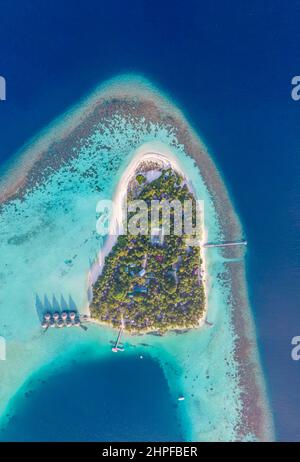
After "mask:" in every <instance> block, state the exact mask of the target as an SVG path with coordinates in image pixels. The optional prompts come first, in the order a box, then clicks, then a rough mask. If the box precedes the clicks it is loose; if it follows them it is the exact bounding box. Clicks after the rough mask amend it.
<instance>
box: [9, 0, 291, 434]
mask: <svg viewBox="0 0 300 462" xmlns="http://www.w3.org/2000/svg"><path fill="white" fill-rule="evenodd" d="M0 9H1V23H0V75H3V76H4V77H5V78H6V81H7V101H6V102H1V103H0V159H1V162H2V163H4V162H5V161H6V160H8V159H10V158H11V156H12V154H13V153H14V152H15V151H16V150H17V149H18V148H20V147H21V145H22V144H23V143H24V142H26V141H27V140H28V139H29V138H30V137H31V136H33V135H35V134H36V133H37V132H38V131H39V130H40V129H42V128H43V127H44V126H45V125H47V124H48V123H49V122H51V121H52V120H53V119H54V118H55V117H56V116H58V115H60V114H61V113H63V112H64V111H65V110H66V109H67V108H68V107H69V106H71V105H72V104H74V103H76V102H78V100H79V99H80V98H81V97H82V96H84V95H85V94H87V93H89V92H90V91H91V90H92V89H93V87H94V86H95V85H96V84H98V83H99V82H101V81H103V80H105V79H107V78H110V77H112V76H113V75H115V74H118V73H120V72H131V71H133V72H136V73H139V74H144V75H145V76H146V77H149V78H150V80H153V82H154V83H156V84H158V86H160V87H161V88H162V89H163V90H166V91H167V93H169V95H170V96H171V97H172V98H173V99H174V101H175V102H177V103H178V104H179V106H180V107H181V108H182V109H183V110H184V112H185V114H186V115H187V117H188V119H189V120H190V121H191V122H192V124H193V125H194V128H195V129H196V130H197V131H198V133H199V134H200V135H201V136H202V138H203V139H204V141H205V142H206V143H207V145H208V146H209V148H210V152H211V153H212V154H213V155H214V158H215V160H216V163H217V165H218V168H219V169H220V170H221V172H222V173H223V176H224V179H225V182H226V184H227V186H228V187H229V189H230V192H231V194H232V198H233V199H234V202H235V204H236V208H237V211H238V213H239V216H240V218H241V220H242V223H243V226H244V230H245V236H246V237H247V239H248V242H249V247H248V255H247V263H248V265H247V269H248V280H249V286H250V292H251V302H252V307H253V311H254V315H255V319H256V325H257V332H258V340H259V348H260V352H261V355H262V360H263V367H264V370H265V373H266V378H267V384H268V392H269V396H270V399H271V404H272V409H273V412H274V416H275V425H276V433H277V438H278V439H281V440H297V439H299V435H300V394H299V389H300V362H296V361H292V360H291V355H290V353H291V339H292V337H293V336H295V335H300V309H299V307H300V291H299V276H300V271H299V267H300V258H299V247H300V242H299V227H300V216H299V199H300V195H299V186H300V182H299V173H300V162H299V155H300V137H299V128H300V101H299V102H295V101H293V100H292V99H291V95H290V93H291V79H292V77H293V76H294V75H299V74H300V59H299V56H300V53H299V52H300V49H299V48H300V47H299V43H300V28H299V23H300V2H299V1H296V0H290V1H289V2H288V3H287V2H284V1H283V0H252V1H250V0H247V1H246V0H245V1H243V2H241V1H240V0H231V1H228V2H224V1H221V0H211V1H209V2H207V1H202V0H195V1H185V2H183V1H177V0H172V1H171V0H170V1H168V0H165V1H163V2H162V1H151V2H149V1H146V0H145V1H142V0H135V1H131V0H127V1H123V0H119V1H116V0H111V1H110V2H104V1H101V0H76V2H74V1H71V0H51V1H50V0H27V1H26V2H24V1H22V0H0ZM128 361H129V362H128V364H127V365H126V367H128V368H130V367H132V366H131V364H130V359H129V360H128ZM148 361H149V364H147V367H150V368H151V377H152V380H155V381H156V383H157V392H158V393H161V395H160V396H161V397H162V399H164V400H165V403H166V404H165V406H166V408H167V409H169V408H170V409H169V410H167V412H166V408H164V407H162V408H159V407H158V408H157V409H155V410H152V411H153V412H152V411H151V412H150V410H149V413H148V414H147V418H146V419H145V422H144V424H143V425H145V427H144V428H139V429H138V428H137V427H136V426H135V425H133V424H132V428H131V427H130V428H127V430H126V431H128V432H129V433H128V434H127V435H126V436H127V437H128V439H130V438H131V437H132V438H134V437H135V436H137V437H138V438H141V439H142V437H143V431H145V432H147V434H148V439H151V438H152V439H157V438H158V435H164V436H165V437H166V438H167V437H168V435H165V433H164V432H165V431H166V428H167V425H169V428H170V429H173V430H174V432H173V433H172V435H173V439H176V438H180V436H179V435H178V434H177V433H176V429H174V426H171V423H170V422H172V419H173V418H174V415H173V413H172V412H171V410H172V406H171V404H170V403H168V398H167V385H166V383H165V381H164V379H163V376H162V372H161V370H160V368H159V366H158V365H157V364H155V363H152V362H151V361H150V359H149V360H148ZM144 365H145V363H144V364H143V366H142V365H141V366H140V367H144ZM82 367H84V368H85V370H84V373H85V374H87V375H89V376H90V377H91V383H89V388H90V387H91V386H92V387H93V386H95V388H96V387H97V380H93V378H94V377H97V376H98V375H97V374H98V373H99V371H97V366H96V365H95V364H92V363H91V364H87V365H85V366H82ZM118 367H122V365H121V364H120V365H119V366H118ZM124 367H125V366H124ZM145 367H146V366H145ZM105 368H106V369H105V370H106V373H107V374H109V373H113V369H111V371H110V370H109V369H110V368H113V365H110V364H107V365H105ZM65 374H66V375H65V377H63V380H61V382H60V379H61V378H57V379H53V380H52V381H51V383H50V384H49V386H50V387H51V388H50V389H51V390H52V392H53V393H52V396H55V394H57V393H58V394H59V393H62V394H63V393H65V392H66V390H67V389H68V387H69V386H70V383H72V380H73V379H72V378H74V377H75V378H76V380H78V381H79V382H80V383H81V386H82V387H83V389H84V387H86V386H87V383H86V382H84V381H83V379H82V378H81V377H82V376H81V375H80V373H79V372H78V368H73V369H70V370H68V371H66V373H65ZM131 378H132V380H131V379H130V384H131V387H133V388H134V387H135V386H136V387H138V388H139V387H146V388H147V387H148V384H147V374H143V373H142V372H141V371H140V370H139V369H135V368H132V375H131ZM61 383H63V384H64V385H63V386H62V385H61ZM123 385H124V384H123ZM102 386H103V392H104V390H105V393H109V390H108V389H106V388H105V386H106V385H105V381H104V382H101V387H102ZM138 388H136V390H137V389H138ZM119 391H120V396H121V397H122V386H121V387H120V390H119ZM108 396H109V395H108ZM110 396H111V402H112V403H114V402H115V401H114V400H115V394H114V390H111V395H110ZM35 399H36V402H35ZM43 399H45V395H43V392H42V391H41V394H40V395H38V396H37V397H36V398H34V397H32V398H31V399H30V400H27V401H26V406H25V405H24V408H22V410H21V411H20V412H22V416H23V417H22V418H23V426H24V427H26V432H27V433H28V435H30V432H34V431H36V429H34V419H33V417H32V415H33V414H34V412H33V411H35V410H36V409H38V407H39V405H40V404H41V402H42V400H43ZM101 399H102V398H101V393H100V394H99V400H101ZM49 400H50V401H49ZM29 403H31V405H29ZM51 403H52V401H51V396H50V398H48V401H47V406H48V405H49V408H51ZM143 403H144V400H142V401H141V400H139V399H137V400H136V402H135V406H136V408H134V409H129V408H128V409H127V408H126V405H124V406H123V407H122V411H121V412H120V413H119V417H120V421H121V422H123V421H124V420H125V419H126V415H127V414H128V412H132V413H133V414H134V415H139V413H141V412H142V406H143ZM52 405H53V403H52ZM89 405H91V403H89V401H87V406H89ZM168 406H169V408H168ZM64 412H65V415H64ZM82 412H83V409H82V407H81V406H79V405H78V406H76V407H75V409H73V411H72V418H73V419H74V420H75V421H78V422H79V421H80V416H82ZM110 415H111V421H110V422H109V421H107V420H106V421H105V425H106V427H105V425H104V424H103V425H104V426H103V425H102V429H103V428H104V427H105V428H107V430H103V431H104V433H105V432H106V433H105V436H107V438H108V439H110V438H112V434H111V433H109V430H108V429H109V428H110V426H111V425H113V421H114V417H115V415H114V413H113V412H112V413H111V414H110ZM166 415H168V417H166ZM60 418H61V419H62V420H64V419H65V422H66V423H67V422H68V419H70V412H69V411H68V409H66V411H62V412H60ZM106 419H108V416H106ZM166 419H168V420H169V423H168V424H167V422H166ZM133 420H134V419H133ZM129 421H130V422H132V420H131V419H128V421H127V425H128V422H129ZM151 421H152V424H151ZM101 422H102V421H101ZM154 422H155V424H154ZM102 423H103V422H102ZM53 425H54V427H53V428H51V429H50V428H48V432H49V433H51V432H52V433H51V434H53V432H54V433H55V425H56V422H53ZM130 425H131V424H130ZM146 427H147V428H146ZM16 428H17V427H16ZM149 429H152V432H153V434H152V433H151V430H149ZM173 430H172V431H173ZM41 431H42V430H41ZM82 431H83V432H85V430H82ZM130 432H131V433H130ZM139 432H140V433H139ZM149 432H150V433H149ZM82 435H83V439H84V438H85V439H89V438H90V436H89V435H87V434H86V433H83V434H82ZM69 436H70V437H71V436H72V435H69Z"/></svg>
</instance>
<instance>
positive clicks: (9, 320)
mask: <svg viewBox="0 0 300 462" xmlns="http://www.w3.org/2000/svg"><path fill="white" fill-rule="evenodd" d="M60 123H62V122H60ZM98 128H101V129H102V131H101V135H100V132H99V131H98V130H96V131H95V133H94V134H93V135H92V136H91V137H90V138H89V140H88V141H89V143H88V147H86V145H85V146H83V147H81V148H80V149H79V151H78V156H77V157H76V160H71V161H69V162H68V163H67V164H65V165H64V166H63V167H62V168H61V169H60V170H59V171H56V172H54V171H51V172H49V176H48V177H47V179H46V180H45V181H44V182H43V184H42V185H41V186H38V187H36V188H34V189H33V190H32V191H30V192H29V193H27V195H26V197H25V200H23V201H19V200H14V201H13V202H10V203H9V204H8V205H7V206H5V208H4V210H3V212H2V214H1V216H0V225H1V226H0V229H1V241H0V243H1V244H0V252H1V256H2V258H1V261H0V278H1V286H0V301H1V303H0V310H1V312H0V319H1V321H0V322H1V324H0V334H1V335H2V336H3V337H5V339H6V341H7V360H6V361H1V362H0V373H1V384H0V413H1V414H2V421H1V425H0V428H1V429H2V433H1V434H0V439H3V440H5V439H15V438H17V439H24V440H27V439H28V440H29V439H36V438H37V439H38V438H41V439H46V440H47V439H50V440H51V439H64V438H65V439H71V440H76V439H88V440H93V439H99V438H100V439H101V438H105V435H107V438H108V439H111V438H112V435H113V434H112V433H109V432H107V429H105V423H103V421H102V420H101V419H100V421H99V426H97V425H95V420H94V417H95V416H94V415H93V416H92V417H91V415H90V416H85V417H86V418H84V415H83V416H82V418H83V419H84V422H83V424H82V429H83V430H82V432H81V433H80V432H79V433H78V432H77V430H78V429H77V428H76V429H74V428H73V430H72V431H71V430H70V428H69V427H68V426H66V427H65V430H64V431H65V432H66V433H65V436H64V435H62V433H61V429H60V432H59V435H58V431H57V432H56V433H55V428H54V429H53V427H51V416H50V414H47V409H48V407H49V408H51V403H53V397H54V402H56V403H57V400H56V398H55V396H56V395H57V394H59V393H60V391H59V390H60V389H61V384H62V383H65V384H67V385H66V386H67V387H68V386H69V384H71V383H72V380H73V379H72V376H73V378H75V380H78V381H79V384H80V382H81V380H82V375H85V374H87V375H90V376H91V377H92V376H95V377H98V378H99V393H100V394H101V398H100V399H99V397H98V399H97V400H96V403H97V408H98V410H99V414H101V413H103V412H106V413H107V415H108V420H109V425H111V424H112V422H113V421H114V419H115V414H114V412H115V411H114V406H112V407H111V409H112V411H111V414H109V412H110V411H109V409H110V406H109V404H107V403H108V401H109V399H111V400H112V401H111V402H113V401H114V399H115V395H114V393H112V396H110V397H109V396H107V392H108V389H109V387H108V386H107V380H109V379H108V375H109V374H110V372H109V371H110V370H113V369H110V368H115V369H120V379H119V383H118V388H119V393H120V397H121V398H122V399H121V401H120V402H121V403H123V407H121V408H120V409H119V411H120V415H121V417H120V421H121V422H125V421H126V422H127V427H126V423H125V424H124V425H122V426H121V427H119V426H118V432H117V434H118V438H119V439H121V440H122V439H133V440H134V439H135V438H136V439H141V438H144V439H146V440H147V439H155V438H156V436H157V435H158V434H159V431H160V433H161V435H164V436H165V437H166V439H180V438H184V439H185V440H200V441H203V440H208V441H209V440H231V439H234V438H235V437H236V425H237V424H238V422H239V419H240V413H241V409H242V404H241V396H240V390H239V386H238V379H237V364H236V363H235V361H234V359H233V349H234V335H235V333H234V332H233V328H232V324H231V307H230V305H229V304H228V303H226V300H227V296H228V293H227V292H226V289H224V287H223V286H222V285H221V284H220V283H219V282H218V279H217V274H219V273H222V271H223V270H224V260H223V258H222V257H221V256H220V254H219V252H218V251H217V250H216V249H215V250H212V251H211V252H210V254H209V258H208V273H209V281H208V285H209V292H208V310H209V311H208V313H209V321H211V322H213V323H214V328H213V329H209V328H208V327H205V326H204V327H203V328H202V329H201V330H194V331H191V332H189V333H186V334H182V335H176V334H174V333H172V334H168V335H167V336H165V337H163V338H160V337H156V336H150V335H147V336H143V337H128V336H127V337H126V338H125V342H126V344H127V347H128V349H129V352H130V351H132V352H133V354H134V356H131V355H130V354H128V355H126V354H124V356H120V358H119V357H118V359H117V360H116V359H115V358H112V353H111V348H110V341H111V340H113V339H114V337H115V332H112V331H111V330H110V329H107V328H103V327H98V326H89V328H88V330H87V331H84V330H82V329H63V330H55V329H54V330H51V331H48V332H46V333H42V332H41V328H40V318H39V316H40V314H41V312H42V311H43V310H45V309H47V308H49V307H53V308H61V309H63V308H64V307H65V306H68V305H69V306H70V305H71V306H73V307H74V308H76V309H78V310H79V311H80V312H81V313H86V307H87V303H88V295H87V289H88V284H87V275H88V272H89V269H90V267H91V265H92V263H93V262H94V261H95V258H96V256H97V253H98V252H99V250H100V249H101V245H102V244H103V241H102V238H101V237H99V236H98V235H97V234H96V220H97V214H96V204H97V202H98V201H99V199H103V198H105V199H107V198H111V197H112V195H113V192H114V189H115V186H116V184H117V183H118V180H119V179H120V177H121V176H122V172H123V171H124V169H125V167H126V165H128V163H129V161H130V160H131V159H132V157H133V155H134V152H135V150H136V149H137V148H139V147H140V146H142V145H143V144H144V143H152V146H154V147H156V148H158V149H159V147H160V146H167V147H169V148H170V149H171V150H172V152H173V153H174V155H175V156H176V157H177V159H178V161H179V163H180V164H181V166H182V168H183V170H184V171H186V172H187V173H188V176H189V178H190V180H191V182H192V184H193V186H194V188H195V191H196V195H197V197H198V198H199V199H204V201H205V226H206V227H207V230H208V240H210V241H214V240H216V239H217V238H218V236H219V235H220V233H221V230H220V228H219V225H218V220H217V216H216V212H215V210H214V207H213V204H212V201H211V199H210V196H209V194H208V192H207V189H206V187H205V185H204V183H203V180H202V178H201V174H200V173H201V172H199V171H198V169H196V168H195V166H194V163H193V161H192V160H191V159H190V158H188V157H187V156H186V154H185V153H184V151H183V148H182V146H181V145H179V144H178V141H177V139H176V137H175V135H174V133H170V132H169V131H168V130H167V129H166V128H165V127H161V126H158V125H155V124H153V125H151V127H150V128H149V126H148V127H147V126H146V124H145V121H143V120H141V121H140V123H139V126H138V127H137V126H136V125H132V124H131V123H130V121H125V120H123V119H122V118H121V117H120V116H114V117H112V119H111V120H110V122H109V123H106V125H105V127H100V126H99V127H98ZM27 155H28V154H27ZM91 167H92V168H93V169H94V170H95V171H96V173H97V186H98V192H95V180H94V179H91V178H90V177H83V173H84V172H86V171H87V170H89V169H90V168H91ZM143 343H146V344H147V346H144V345H142V344H143ZM141 354H142V355H146V357H147V359H146V360H145V363H143V364H144V365H143V366H140V362H139V360H140V358H139V355H141ZM55 358H56V360H55V361H54V359H55ZM70 358H71V359H70ZM78 358H81V359H80V361H79V362H80V364H78V363H77V362H76V363H74V364H73V365H71V366H70V364H69V363H70V361H77V360H78ZM84 358H85V359H86V363H84ZM123 361H124V364H126V363H127V364H128V368H129V369H128V370H134V367H133V366H132V364H133V363H134V362H136V364H137V365H139V366H136V367H143V368H145V370H146V369H147V368H149V370H152V371H153V385H154V386H155V384H156V382H155V381H156V380H157V383H158V385H157V386H158V387H161V390H162V392H161V394H160V392H159V394H160V396H162V399H163V401H164V406H165V408H164V412H165V414H166V415H169V418H168V419H165V420H164V419H162V420H161V419H158V418H157V414H155V410H154V411H153V414H152V415H150V416H148V417H149V418H148V420H147V417H145V421H144V420H143V419H142V421H141V425H142V426H144V427H143V430H142V432H141V433H139V434H136V436H134V433H132V432H131V431H129V430H128V428H129V429H130V428H131V429H134V428H135V423H134V422H133V421H131V419H130V418H128V419H127V420H126V419H125V420H124V416H125V415H127V414H128V409H129V408H128V406H129V405H131V403H132V401H130V400H128V396H130V390H129V388H130V387H133V389H134V390H136V388H134V387H135V385H132V381H131V379H130V378H128V377H127V375H126V368H125V365H124V364H123V363H122V362H123ZM153 361H154V362H153ZM110 363H111V364H110ZM45 365H46V366H45ZM158 366H160V367H158ZM64 368H65V369H66V370H65V371H64ZM102 368H103V379H102V377H101V369H102ZM124 368H125V369H124ZM131 368H132V369H131ZM80 371H81V372H80ZM91 371H94V373H92V372H91ZM161 371H163V374H164V378H165V380H163V379H162V375H161V373H162V372H161ZM139 373H140V372H139V371H138V370H137V371H136V373H134V375H133V378H134V381H135V383H136V384H138V383H139V380H140V378H139ZM36 374H37V375H36ZM45 375H47V377H49V378H47V381H46V384H43V381H44V377H45ZM115 376H116V371H115V370H114V371H113V373H111V380H112V383H113V382H114V379H115ZM29 377H30V378H31V379H30V381H29V382H28V378H29ZM34 377H39V379H35V378H34ZM103 380H104V381H103ZM32 383H33V385H32ZM41 384H43V385H41ZM48 384H49V392H48V395H49V397H48V398H47V399H48V400H49V401H48V405H45V409H46V411H45V415H44V417H45V419H46V421H47V422H48V423H47V422H46V424H45V427H44V428H42V429H41V432H40V433H39V431H38V430H36V432H37V433H36V436H35V430H34V429H32V432H31V434H30V435H29V433H30V431H28V433H26V432H25V433H22V434H21V435H20V433H19V429H20V428H21V426H22V425H23V426H24V422H27V423H25V425H27V424H28V422H30V420H31V419H33V421H34V418H33V417H32V416H33V415H34V414H33V413H35V412H36V411H35V410H36V409H38V408H39V406H40V405H41V403H42V402H44V401H45V399H46V396H47V393H46V392H45V387H48ZM81 385H82V393H80V390H78V389H77V388H76V387H75V388H74V391H72V393H71V397H72V398H74V396H75V395H74V394H76V395H77V394H78V399H81V397H84V396H85V395H86V394H87V393H88V391H87V390H88V388H86V387H85V386H84V385H83V384H82V383H81ZM137 387H138V385H137ZM32 390H35V391H34V393H33V394H32ZM92 390H93V392H92V393H96V390H97V386H96V387H95V383H94V384H93V385H92ZM112 390H113V391H114V392H115V390H116V388H115V383H114V385H113V387H112ZM148 391H149V390H146V395H145V396H146V397H148V394H147V393H148ZM62 393H65V391H64V392H62ZM102 394H104V395H105V397H104V398H103V400H102ZM179 394H184V395H185V397H186V400H185V401H184V402H181V403H180V405H179V403H178V401H177V398H178V396H179ZM135 395H136V403H135V406H139V408H140V409H142V408H143V405H144V404H143V403H144V398H143V395H139V394H138V393H135ZM35 399H36V402H35V403H34V401H35ZM132 399H133V398H132V396H131V400H132ZM147 399H148V398H147ZM153 400H154V401H153V402H154V403H156V402H157V401H156V398H155V397H153ZM86 406H87V409H89V404H88V403H87V405H86ZM55 409H56V410H55V414H56V415H59V412H60V411H59V410H58V409H57V406H56V407H55ZM81 409H82V411H83V410H84V406H83V407H82V408H81ZM104 409H105V411H104ZM61 412H62V415H65V416H66V420H67V419H68V417H67V416H68V412H67V411H66V412H65V411H64V410H62V411H61ZM142 412H143V411H141V413H142ZM64 413H65V414H64ZM79 414H80V410H79ZM175 414H176V418H177V419H178V427H177V426H175V427H174V425H173V424H172V423H171V421H174V418H173V415H175ZM26 415H27V417H26ZM28 415H31V418H29V417H28ZM47 415H48V417H47ZM70 415H71V414H70ZM145 415H146V414H145ZM47 419H48V420H47ZM49 419H50V420H49ZM132 419H133V420H135V417H134V413H133V414H132ZM158 420H161V427H159V428H160V430H158V427H157V425H158V423H157V422H158ZM151 421H152V427H151V425H150V422H151ZM154 422H156V423H155V424H154ZM107 424H108V423H107ZM47 425H48V427H47ZM101 425H103V435H102V437H101V436H100V433H101V431H100V427H101ZM109 425H108V426H109ZM167 426H168V428H166V427H167ZM162 427H163V428H164V429H165V430H164V431H163V430H162ZM47 428H48V433H47ZM50 428H51V429H50ZM58 428H59V427H58ZM151 428H152V430H151ZM20 431H21V430H20ZM122 431H123V433H122ZM43 432H44V433H43ZM1 435H2V436H1ZM80 435H81V436H80ZM147 435H148V436H147ZM249 438H251V435H249Z"/></svg>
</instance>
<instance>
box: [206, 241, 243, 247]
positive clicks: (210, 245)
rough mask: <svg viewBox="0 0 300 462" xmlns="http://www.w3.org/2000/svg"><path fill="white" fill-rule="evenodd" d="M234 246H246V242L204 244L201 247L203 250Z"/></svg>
mask: <svg viewBox="0 0 300 462" xmlns="http://www.w3.org/2000/svg"><path fill="white" fill-rule="evenodd" d="M236 245H247V241H245V240H242V241H233V242H219V243H215V242H207V243H206V244H204V245H203V247H205V248H209V247H232V246H236Z"/></svg>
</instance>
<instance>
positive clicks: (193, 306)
mask: <svg viewBox="0 0 300 462" xmlns="http://www.w3.org/2000/svg"><path fill="white" fill-rule="evenodd" d="M140 179H141V178H140V177H139V179H138V180H137V182H138V183H139V185H141V182H140V181H139V180H140ZM143 186H144V187H143V189H142V191H139V195H138V199H142V200H145V201H146V202H147V204H148V205H149V218H150V209H151V207H150V201H151V200H152V199H159V200H160V199H163V198H164V199H170V200H173V199H179V200H180V201H181V202H183V201H184V200H187V199H191V200H193V199H194V198H193V195H192V194H191V193H190V192H189V190H188V188H187V186H186V185H185V184H184V182H183V179H182V178H181V177H180V176H179V175H178V174H177V173H175V172H173V171H172V170H170V169H169V170H164V171H163V172H162V175H161V176H160V177H159V178H158V179H157V180H155V181H153V182H152V183H150V184H147V183H143ZM131 194H132V193H131ZM128 196H129V197H130V194H129V195H128ZM131 198H132V197H131ZM128 218H130V216H129V217H128ZM172 218H173V215H172V213H171V233H170V235H165V236H164V238H163V243H161V242H160V243H157V242H156V243H155V242H153V240H152V239H151V235H150V233H149V234H148V235H146V236H142V235H138V236H136V235H130V234H127V235H123V236H119V238H118V241H117V243H116V244H115V246H114V247H113V249H112V251H111V253H110V254H109V255H108V257H107V258H106V261H105V266H104V269H103V272H102V274H101V276H100V277H99V279H98V281H97V282H96V284H95V286H94V288H93V301H92V303H91V306H90V309H91V315H92V317H94V318H96V319H98V320H100V321H102V322H107V323H109V324H112V325H113V326H115V327H119V326H120V324H121V320H122V319H123V321H124V324H125V328H126V330H128V331H135V332H142V331H150V330H156V331H160V332H161V333H163V332H166V331H167V330H168V329H174V328H180V329H185V328H191V327H195V326H197V325H198V323H199V318H200V317H201V314H202V313H203V309H204V290H203V284H202V282H201V278H200V277H199V274H200V273H199V270H200V265H201V261H200V251H199V250H200V249H199V246H193V247H190V246H188V245H187V243H186V240H187V238H188V236H186V235H185V236H183V235H182V236H177V235H174V232H173V231H174V226H173V225H174V223H173V220H172ZM193 219H195V216H194V209H193ZM149 223H150V222H149Z"/></svg>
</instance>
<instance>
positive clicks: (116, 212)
mask: <svg viewBox="0 0 300 462" xmlns="http://www.w3.org/2000/svg"><path fill="white" fill-rule="evenodd" d="M142 162H158V163H161V164H162V165H163V166H164V168H169V167H170V168H172V170H174V171H177V172H178V173H179V174H181V175H182V176H183V177H184V178H185V179H186V181H187V184H188V186H189V189H190V190H191V191H192V192H193V194H195V192H194V190H193V187H192V185H191V184H190V182H189V181H188V176H187V174H186V173H185V172H184V171H183V168H182V166H181V165H180V163H179V161H178V159H176V158H175V156H174V154H173V153H172V151H171V150H170V149H169V148H168V147H167V146H164V145H163V144H162V143H147V144H145V145H143V146H141V147H140V148H138V149H137V151H136V152H135V153H134V154H133V158H132V159H131V161H130V163H129V165H128V166H127V167H126V169H125V171H124V172H123V174H122V177H121V178H120V180H119V182H118V186H117V188H116V191H115V193H114V196H113V203H114V207H113V214H112V217H111V220H110V227H109V233H108V235H107V236H106V237H105V242H104V245H103V247H102V249H101V250H100V252H99V254H98V259H97V261H96V262H95V264H94V265H93V266H92V268H91V270H90V271H89V274H88V277H87V285H88V291H89V293H90V294H91V293H92V286H93V285H94V284H95V282H96V281H97V279H98V278H99V276H100V275H101V273H102V271H103V268H104V266H105V258H106V257H107V256H108V254H109V253H110V252H111V250H112V248H113V246H114V245H115V244H116V242H117V240H118V236H119V234H120V230H121V228H122V220H123V213H124V211H123V204H124V202H125V201H126V195H127V190H128V186H129V183H130V181H131V179H132V177H133V176H134V175H135V173H136V171H138V169H139V165H140V164H141V163H142ZM206 236H207V230H206V229H205V227H204V220H203V228H202V239H201V241H200V258H201V261H202V264H201V268H203V276H204V277H203V283H204V294H205V306H204V312H203V315H202V316H201V317H200V319H199V327H200V326H202V325H203V324H204V322H205V319H206V316H207V291H208V288H207V283H206V281H207V263H206V257H205V251H204V249H203V244H204V243H205V241H206ZM101 324H102V323H101ZM103 324H104V325H105V323H103ZM175 329H176V328H175V327H174V329H172V330H175ZM178 329H179V330H182V329H180V327H178ZM145 332H151V331H145Z"/></svg>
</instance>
